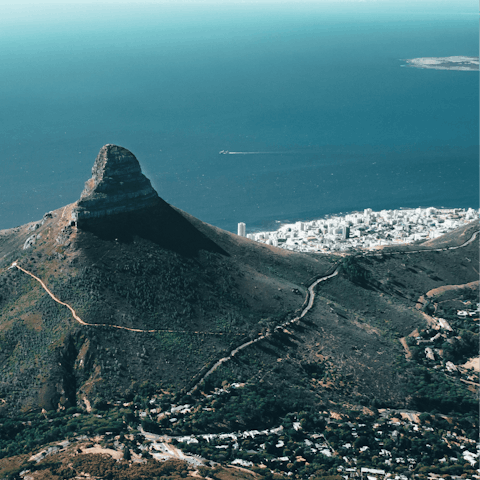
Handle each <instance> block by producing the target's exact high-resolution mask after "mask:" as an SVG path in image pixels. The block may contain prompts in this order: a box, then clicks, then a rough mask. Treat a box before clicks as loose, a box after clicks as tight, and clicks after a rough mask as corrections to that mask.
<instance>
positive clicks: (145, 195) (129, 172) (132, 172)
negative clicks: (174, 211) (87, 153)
mask: <svg viewBox="0 0 480 480" xmlns="http://www.w3.org/2000/svg"><path fill="white" fill-rule="evenodd" d="M158 201H159V197H158V195H157V192H156V191H155V190H154V189H153V187H152V185H151V184H150V180H148V178H147V177H145V175H143V173H142V170H141V168H140V164H139V163H138V160H137V159H136V158H135V155H133V153H131V152H130V151H129V150H127V149H126V148H123V147H119V146H117V145H110V144H107V145H104V146H103V147H102V148H101V149H100V152H99V154H98V156H97V158H96V160H95V163H94V165H93V168H92V178H90V179H89V180H88V181H87V182H86V183H85V188H84V190H83V192H82V195H81V196H80V200H79V201H78V202H77V205H76V206H75V208H74V209H73V211H72V220H74V221H76V222H78V221H80V222H81V221H82V220H84V219H89V218H99V217H104V216H107V215H114V214H117V213H123V212H131V211H134V210H140V209H143V208H146V207H151V206H153V205H155V204H156V203H157V202H158Z"/></svg>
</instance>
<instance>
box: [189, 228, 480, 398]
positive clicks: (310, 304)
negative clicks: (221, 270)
mask: <svg viewBox="0 0 480 480" xmlns="http://www.w3.org/2000/svg"><path fill="white" fill-rule="evenodd" d="M479 233H480V231H476V232H474V233H473V235H472V236H471V237H470V238H469V239H468V240H467V241H466V242H465V243H462V244H461V245H458V246H456V247H444V248H430V249H424V250H413V251H405V252H402V251H400V252H398V251H397V252H382V253H361V254H359V255H358V256H362V257H368V256H376V255H379V256H380V255H397V254H401V253H403V254H406V255H408V254H411V253H424V252H429V251H434V252H442V251H445V250H456V249H457V248H463V247H466V246H467V245H469V244H470V243H472V242H473V241H474V240H475V239H476V238H477V235H478V234H479ZM338 273H339V267H337V268H336V269H335V271H334V272H333V273H330V274H329V275H325V276H323V277H320V278H319V279H317V280H315V281H314V282H313V283H312V284H311V285H310V286H309V287H308V291H307V299H308V301H307V305H306V306H305V308H304V309H303V310H302V313H301V314H300V315H299V316H298V317H295V318H293V319H291V320H288V321H287V322H285V323H283V324H281V325H278V326H277V327H275V329H274V330H283V328H284V327H287V326H288V325H291V324H293V323H297V322H298V321H299V320H300V319H302V318H303V317H304V316H305V315H306V314H307V313H308V312H309V311H310V310H311V308H312V307H313V302H314V301H315V287H316V286H317V285H318V284H319V283H320V282H324V281H326V280H329V279H330V278H333V277H335V276H336V275H338ZM271 335H272V333H271V332H267V333H265V334H263V335H260V336H259V337H258V338H256V339H254V340H250V341H248V342H245V343H243V344H242V345H240V346H239V347H237V348H235V349H234V350H232V351H231V352H230V354H229V355H227V356H226V357H223V358H221V359H220V360H218V361H217V362H216V363H215V364H214V365H213V366H212V367H211V368H210V369H209V370H208V371H207V372H206V373H205V374H204V375H203V376H202V377H201V378H200V380H198V381H197V382H196V384H195V385H194V386H193V388H192V389H191V390H190V391H189V392H188V395H190V394H191V393H193V392H194V391H195V390H196V389H197V388H198V386H199V385H200V383H202V382H203V380H205V379H206V378H207V377H208V376H209V375H211V374H212V373H213V372H214V371H215V370H216V369H217V368H218V367H220V365H222V364H223V363H225V362H228V361H229V360H231V359H232V358H233V357H234V356H235V355H236V354H237V353H238V352H239V351H240V350H243V349H244V348H247V347H249V346H250V345H253V344H254V343H257V342H259V341H261V340H264V339H265V338H267V337H270V336H271Z"/></svg>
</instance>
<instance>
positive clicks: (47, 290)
mask: <svg viewBox="0 0 480 480" xmlns="http://www.w3.org/2000/svg"><path fill="white" fill-rule="evenodd" d="M12 267H16V268H18V269H19V270H21V271H22V272H24V273H26V274H27V275H30V276H31V277H32V278H34V279H35V280H36V281H37V282H39V283H40V285H41V286H42V287H43V289H44V290H45V291H46V292H47V293H48V294H49V295H50V297H52V299H53V300H54V301H55V302H57V303H59V304H60V305H64V306H65V307H67V308H68V309H69V310H70V312H72V316H73V318H74V319H75V320H76V321H77V322H78V323H80V324H81V325H84V326H87V327H109V328H117V329H119V330H128V331H129V332H139V333H157V332H165V333H197V334H203V335H224V333H223V332H195V331H186V330H142V329H140V328H130V327H121V326H120V325H110V324H108V323H87V322H85V321H83V320H82V319H81V318H80V317H79V316H78V315H77V312H75V310H74V309H73V308H72V307H71V306H70V305H69V304H68V303H65V302H62V301H61V300H60V299H59V298H58V297H56V296H55V295H54V294H53V293H52V292H51V291H50V289H49V288H48V287H47V286H46V285H45V283H43V282H42V280H40V279H39V278H38V277H37V276H35V275H34V274H33V273H31V272H29V271H28V270H25V269H24V268H22V267H21V266H20V265H18V263H17V262H13V263H12V265H11V266H10V268H12ZM229 335H239V336H244V334H242V333H232V334H229Z"/></svg>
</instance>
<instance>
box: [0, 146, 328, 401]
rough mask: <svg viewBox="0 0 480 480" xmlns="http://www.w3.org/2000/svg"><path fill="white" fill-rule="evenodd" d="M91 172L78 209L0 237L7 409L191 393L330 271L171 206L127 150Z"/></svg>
mask: <svg viewBox="0 0 480 480" xmlns="http://www.w3.org/2000/svg"><path fill="white" fill-rule="evenodd" d="M92 174H93V176H92V179H90V180H89V181H87V183H86V187H85V190H84V192H83V193H82V196H81V199H80V200H79V202H77V203H75V204H72V205H68V206H66V207H64V208H61V209H59V210H56V211H54V212H50V213H48V214H46V215H45V217H44V219H42V221H40V222H36V223H32V224H29V225H25V226H22V227H18V228H17V229H12V230H8V231H3V232H1V235H0V258H1V259H2V260H1V263H0V268H1V275H0V282H1V284H2V297H1V299H0V308H1V317H0V342H1V351H0V364H1V366H2V372H4V373H5V375H3V376H2V381H1V384H0V392H1V393H0V398H3V399H4V400H5V402H3V406H4V408H6V409H8V408H14V407H18V406H24V407H25V408H30V407H35V406H41V407H44V408H47V409H51V408H56V407H57V405H58V404H59V403H60V405H74V404H76V403H77V401H80V400H81V398H83V397H85V398H87V399H90V401H91V403H94V402H95V401H96V400H100V399H101V398H103V399H109V398H113V397H114V396H115V395H117V394H120V393H121V394H122V395H124V394H125V392H135V391H136V390H137V389H138V387H139V385H141V384H142V383H145V382H147V383H148V384H149V385H151V386H152V388H154V387H158V388H160V387H161V388H168V389H171V390H172V391H180V390H182V389H185V388H188V387H189V386H191V385H192V384H193V383H194V382H195V379H196V378H198V376H199V374H200V373H201V371H202V369H203V370H205V369H206V368H207V367H208V365H210V364H211V363H213V362H214V361H216V359H218V358H219V356H221V354H222V353H223V352H224V351H225V350H226V349H228V348H230V346H232V345H237V344H240V343H241V341H242V339H248V338H250V337H254V336H255V335H257V334H258V333H259V332H260V331H261V330H262V328H263V329H264V328H267V327H268V325H274V324H276V323H277V322H278V321H279V319H281V318H283V317H286V316H288V315H290V314H293V312H294V311H295V310H296V309H298V308H299V307H300V306H301V305H302V304H303V302H304V298H305V294H306V288H305V286H306V285H307V282H308V281H309V280H310V279H311V278H313V277H315V276H318V275H321V274H323V273H324V272H326V271H328V270H329V269H331V268H332V267H331V261H332V260H331V259H323V258H321V257H315V258H314V257H311V256H307V255H294V254H291V253H288V252H284V251H282V250H279V249H275V248H271V247H266V246H261V245H259V244H256V243H255V242H252V241H250V240H247V239H244V238H240V237H237V236H236V235H232V234H230V233H228V232H224V231H221V230H219V229H216V228H214V227H212V226H210V225H207V224H205V223H203V222H201V221H199V220H197V219H195V218H193V217H191V216H190V215H188V214H186V213H184V212H182V211H180V210H178V209H175V208H173V207H171V206H170V205H168V204H167V203H166V202H164V201H163V200H162V199H161V198H159V197H158V195H157V194H156V192H154V191H153V189H151V186H150V183H149V182H148V180H147V179H146V178H145V177H144V176H143V174H142V173H141V170H140V167H139V165H138V161H137V160H136V158H135V157H134V156H133V154H131V153H130V152H128V151H127V150H125V149H122V148H121V147H116V146H113V145H106V146H105V147H103V148H102V149H101V151H100V153H99V156H98V157H97V159H96V161H95V164H94V167H93V170H92ZM15 260H16V261H17V262H18V265H19V266H21V267H22V268H24V269H25V270H26V271H28V272H30V273H32V274H33V275H35V276H36V277H37V278H38V279H40V280H42V281H43V282H44V283H45V285H46V286H47V287H48V288H49V289H50V290H51V292H52V293H53V294H54V295H55V297H56V298H57V299H59V300H61V301H62V302H65V303H67V304H68V305H70V306H71V307H72V308H73V309H74V310H75V312H76V314H77V315H78V317H79V318H80V319H81V320H82V322H84V323H85V324H88V325H82V324H81V323H80V322H79V321H77V320H75V319H74V318H73V316H72V314H71V312H70V310H68V308H65V306H62V305H60V304H58V303H57V302H56V301H55V300H54V299H53V298H52V297H51V296H50V295H49V294H48V293H47V292H46V291H45V289H44V288H42V286H41V285H40V284H39V282H38V281H37V280H35V279H34V278H32V277H30V276H29V275H27V274H25V273H24V272H22V271H21V270H19V269H17V268H9V267H10V265H11V264H12V262H13V261H15ZM99 324H102V325H103V326H94V325H99ZM109 325H111V327H110V326H109ZM118 327H122V328H118ZM129 328H130V329H134V330H141V331H142V332H139V331H137V332H134V331H131V330H127V329H129ZM148 330H152V331H150V332H147V331H148Z"/></svg>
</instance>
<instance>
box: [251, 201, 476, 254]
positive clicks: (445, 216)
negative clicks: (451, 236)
mask: <svg viewBox="0 0 480 480" xmlns="http://www.w3.org/2000/svg"><path fill="white" fill-rule="evenodd" d="M478 215H479V210H477V209H474V208H445V207H417V208H403V207H400V208H398V209H389V210H386V209H384V210H380V211H373V210H372V209H370V208H366V209H364V210H363V212H362V211H360V210H356V211H352V212H348V213H343V212H340V213H336V214H326V215H324V216H323V217H321V218H316V219H314V220H297V221H295V222H291V221H283V222H282V221H279V220H277V221H276V223H277V225H278V226H277V228H276V229H269V230H261V229H260V228H255V227H254V228H253V229H248V230H249V231H248V234H245V236H246V237H247V238H249V239H251V240H254V241H257V242H260V243H265V244H267V245H273V246H277V247H280V248H285V249H287V250H292V251H300V252H317V253H339V252H340V253H341V252H345V253H346V252H349V251H352V250H355V249H362V250H372V249H377V248H382V247H384V246H388V245H409V244H412V243H415V242H417V241H427V240H431V239H434V238H437V237H439V236H441V235H444V234H445V233H448V232H450V231H452V230H455V229H456V228H459V227H461V226H463V225H465V224H467V223H470V222H471V221H473V220H475V219H476V218H477V219H478Z"/></svg>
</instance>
